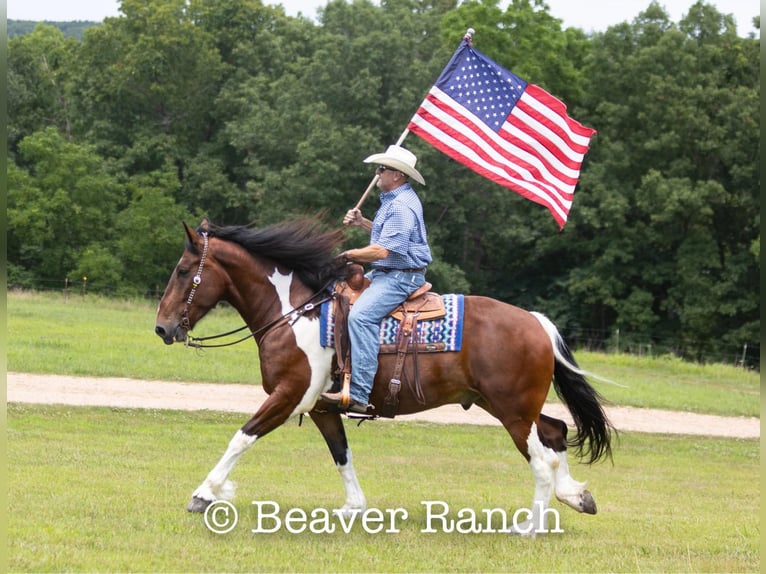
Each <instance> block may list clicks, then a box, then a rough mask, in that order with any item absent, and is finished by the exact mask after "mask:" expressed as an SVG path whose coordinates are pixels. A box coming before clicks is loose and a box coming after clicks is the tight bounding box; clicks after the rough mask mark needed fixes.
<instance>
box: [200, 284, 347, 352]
mask: <svg viewBox="0 0 766 574" xmlns="http://www.w3.org/2000/svg"><path fill="white" fill-rule="evenodd" d="M323 291H325V288H323V289H322V290H321V291H317V292H316V293H314V294H313V295H312V296H311V297H309V298H308V299H307V300H306V303H304V304H303V305H299V306H298V307H296V308H294V309H292V310H291V311H288V312H287V313H285V314H284V315H282V316H281V317H277V318H276V319H274V320H273V321H271V322H270V323H267V324H266V325H264V326H263V327H261V328H260V329H256V330H255V331H250V332H249V333H248V334H247V335H245V336H244V337H241V338H239V339H237V340H236V341H231V342H229V343H219V344H216V345H205V344H203V343H202V342H201V341H210V340H213V339H220V338H222V337H227V336H228V335H233V334H234V333H239V332H240V331H243V330H244V329H247V325H242V326H241V327H240V328H239V329H234V330H233V331H229V332H227V333H220V334H218V335H210V336H208V337H192V336H191V335H188V334H187V337H186V346H187V347H193V348H195V349H214V348H220V347H231V346H232V345H236V344H237V343H241V342H242V341H247V340H248V339H250V337H254V336H256V335H259V334H261V333H263V334H266V333H268V332H269V331H270V330H271V329H273V328H274V327H277V326H278V325H279V323H283V322H284V324H288V325H294V324H295V322H296V321H298V319H300V318H301V317H303V315H305V314H306V313H308V312H309V311H311V310H313V309H315V308H316V306H317V305H321V304H322V303H324V302H325V301H329V300H330V299H332V298H333V295H331V294H328V295H325V297H324V298H323V299H320V300H319V301H316V302H313V303H312V300H313V299H314V298H315V297H317V296H319V295H320V294H321V293H322V292H323ZM291 316H292V317H293V318H292V319H290V320H289V321H286V319H288V318H290V317H291Z"/></svg>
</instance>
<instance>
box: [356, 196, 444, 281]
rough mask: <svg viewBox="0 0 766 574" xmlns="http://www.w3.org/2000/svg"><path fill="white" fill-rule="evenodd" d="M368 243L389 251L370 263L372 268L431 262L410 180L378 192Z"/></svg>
mask: <svg viewBox="0 0 766 574" xmlns="http://www.w3.org/2000/svg"><path fill="white" fill-rule="evenodd" d="M370 243H371V244H376V245H380V246H381V247H385V248H386V249H387V250H388V252H389V254H388V257H386V258H385V259H380V260H378V261H376V262H375V263H373V264H372V267H373V268H381V267H388V268H392V269H419V268H421V267H426V266H427V265H428V264H429V263H431V249H430V248H429V247H428V235H427V233H426V224H425V222H424V221H423V205H422V204H421V203H420V198H419V197H418V195H417V194H416V193H415V190H414V189H412V186H410V184H409V183H405V184H404V185H401V186H399V187H397V188H396V189H394V190H392V191H389V192H387V193H381V194H380V208H379V209H378V211H377V212H376V213H375V218H374V219H373V220H372V232H371V234H370Z"/></svg>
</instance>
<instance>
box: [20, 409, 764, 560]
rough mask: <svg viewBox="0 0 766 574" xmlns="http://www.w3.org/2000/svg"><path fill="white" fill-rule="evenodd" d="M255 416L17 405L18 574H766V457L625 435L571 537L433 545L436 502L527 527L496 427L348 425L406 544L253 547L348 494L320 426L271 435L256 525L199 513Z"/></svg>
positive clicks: (588, 476) (336, 540)
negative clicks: (294, 517)
mask: <svg viewBox="0 0 766 574" xmlns="http://www.w3.org/2000/svg"><path fill="white" fill-rule="evenodd" d="M242 422H243V421H242V417H241V416H238V415H233V414H222V413H211V412H196V413H188V412H178V411H154V410H140V409H135V410H132V409H115V408H111V409H110V408H85V407H82V408H79V407H61V406H58V407H54V406H29V405H9V406H8V431H7V432H8V435H7V438H8V441H7V443H8V459H7V460H8V475H9V486H8V501H9V505H8V515H7V522H8V556H9V563H8V566H9V571H11V572H62V571H68V572H85V571H88V572H150V571H151V572H352V571H354V572H589V573H592V572H758V571H760V551H759V544H760V522H759V516H760V485H759V472H760V470H759V458H760V457H759V442H758V441H757V440H735V439H716V438H691V437H670V436H663V435H642V434H634V433H625V434H623V435H621V440H620V443H619V445H617V448H616V450H615V457H614V464H613V465H612V464H609V463H606V464H604V463H602V464H598V465H595V466H593V467H588V466H584V465H576V464H573V465H572V474H573V476H574V477H575V478H576V479H578V480H587V481H588V483H589V488H590V489H591V490H592V491H593V493H594V495H595V497H596V500H597V502H598V505H599V513H598V514H597V515H596V516H587V515H581V514H577V513H576V512H574V511H572V510H571V509H569V508H567V507H564V506H563V505H561V504H559V503H558V502H555V501H554V502H553V506H554V508H555V509H556V510H557V511H558V512H559V513H560V518H561V528H562V529H563V530H564V533H561V534H548V535H545V536H541V537H538V538H537V539H534V540H532V539H528V538H519V537H513V536H509V535H507V534H502V533H482V534H459V533H456V532H452V533H447V532H437V533H431V534H428V533H423V532H421V530H423V529H424V528H425V527H426V518H427V517H426V513H425V506H424V505H423V504H422V503H423V501H443V502H446V503H447V504H448V505H449V506H450V509H451V515H452V517H453V518H457V516H456V515H457V512H458V510H459V509H462V508H470V509H473V510H474V511H476V512H481V509H485V508H494V507H500V508H503V509H506V510H508V511H509V512H512V511H513V510H515V509H520V508H525V507H528V506H529V505H530V503H531V496H532V480H531V474H530V472H529V469H528V468H527V465H526V464H525V463H524V461H523V459H522V458H521V456H520V455H519V454H518V453H517V452H516V451H515V450H514V449H512V448H511V446H510V440H509V439H508V437H507V435H506V434H505V433H504V432H503V431H502V430H501V429H497V428H491V427H478V426H467V425H454V426H452V425H451V426H442V425H433V424H427V423H392V424H386V425H382V424H376V423H367V424H364V425H362V426H361V427H357V426H355V425H353V424H349V427H348V433H349V439H350V441H351V444H352V448H353V449H354V459H355V465H356V467H357V471H358V474H359V477H360V481H361V483H362V486H363V488H364V489H365V493H366V495H367V499H368V505H369V506H370V507H376V508H380V509H394V508H404V509H406V510H407V512H408V518H407V519H406V521H404V522H400V524H399V527H400V532H398V533H384V532H383V533H379V534H368V533H367V532H365V531H364V530H363V529H360V528H355V529H353V530H352V531H351V533H349V534H345V533H343V532H342V531H337V532H335V533H332V534H328V533H325V534H312V533H309V532H305V533H303V534H290V533H289V532H287V531H286V530H285V529H284V528H282V529H280V530H279V531H278V532H275V533H273V534H265V533H253V532H251V530H252V529H253V528H255V526H256V523H257V520H258V515H257V513H256V508H255V507H254V506H253V505H252V504H251V502H252V501H275V502H277V503H278V504H279V505H280V506H281V507H282V508H283V509H288V508H302V509H305V510H306V511H310V510H311V509H315V508H327V509H332V508H334V507H337V506H339V505H340V504H342V502H343V495H342V487H341V483H340V479H339V477H338V474H337V472H336V471H335V469H334V466H333V464H332V461H331V458H330V456H329V454H328V453H327V449H326V446H325V445H324V443H323V441H322V440H321V438H320V436H319V433H318V432H317V431H316V430H315V429H314V428H313V424H312V423H311V422H310V421H306V423H305V424H304V425H303V426H301V427H299V426H298V425H297V423H296V422H295V421H293V422H291V423H289V424H287V425H285V426H284V427H282V428H280V429H278V430H277V431H275V432H274V433H273V434H271V435H268V436H267V437H264V438H263V439H262V440H260V441H259V442H257V443H256V444H255V446H254V447H253V448H252V449H251V450H250V451H249V452H248V453H247V454H246V455H245V456H244V457H243V459H242V460H241V461H240V463H239V464H238V466H237V467H236V468H235V469H234V472H233V473H232V478H233V479H234V480H235V481H236V482H238V483H239V489H238V494H237V498H236V500H235V504H236V508H237V510H238V512H239V524H238V525H237V527H235V528H234V530H232V531H231V532H230V533H228V534H224V535H216V534H213V533H211V532H210V531H208V530H207V528H206V527H205V525H204V521H203V518H202V516H200V515H192V514H189V513H187V512H186V511H185V510H184V507H185V504H186V503H187V501H188V498H189V496H190V494H191V492H192V491H193V489H194V488H195V487H196V486H197V485H198V484H199V482H201V480H202V479H203V478H204V476H205V475H206V473H207V472H208V471H209V470H210V468H211V467H212V464H214V462H215V461H216V460H217V459H218V457H219V456H220V454H221V453H222V451H223V449H224V447H225V445H226V443H227V442H228V440H229V438H230V437H231V435H232V434H233V432H234V430H235V429H236V428H238V427H239V426H240V424H241V423H242Z"/></svg>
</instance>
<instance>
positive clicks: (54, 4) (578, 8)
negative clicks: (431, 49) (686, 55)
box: [7, 0, 760, 36]
mask: <svg viewBox="0 0 766 574" xmlns="http://www.w3.org/2000/svg"><path fill="white" fill-rule="evenodd" d="M546 1H547V4H548V6H549V7H550V12H551V14H552V15H553V16H555V17H556V18H559V19H561V20H562V21H563V26H564V27H565V28H566V27H575V28H581V29H583V30H585V31H586V32H592V31H595V32H602V31H604V30H606V29H607V28H608V27H609V26H611V25H614V24H619V23H620V22H625V21H628V22H631V21H632V20H633V19H634V18H635V17H636V16H637V15H638V13H639V12H641V11H643V10H645V9H646V7H647V6H649V4H650V2H651V0H546ZM706 1H707V3H708V4H713V5H715V6H716V7H717V8H718V10H719V11H720V12H723V13H724V14H734V18H735V20H736V22H737V31H738V33H739V35H740V36H747V35H748V33H749V32H755V29H754V28H753V27H752V24H751V20H752V19H753V17H754V16H756V15H758V14H759V13H760V4H759V0H706ZM263 2H264V4H281V5H282V7H283V8H284V9H285V12H286V13H287V14H288V15H290V16H296V15H297V14H298V13H302V14H303V15H304V16H307V17H309V18H313V17H314V16H315V15H316V10H317V8H319V7H321V6H324V5H325V4H326V3H327V0H263ZM694 2H695V0H660V4H662V5H663V6H664V7H665V10H666V11H667V12H668V14H669V15H670V19H671V20H672V21H673V22H678V21H679V20H680V19H681V18H682V17H683V16H684V15H685V14H686V13H687V12H688V10H689V7H690V6H691V5H692V4H694ZM502 5H504V4H501V6H502ZM119 6H120V0H7V17H8V19H10V20H36V21H40V20H49V21H54V22H57V21H71V20H91V21H97V22H100V21H101V20H103V19H104V18H105V17H109V16H120V12H119Z"/></svg>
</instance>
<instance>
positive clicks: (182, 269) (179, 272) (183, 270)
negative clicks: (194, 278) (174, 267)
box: [176, 267, 189, 277]
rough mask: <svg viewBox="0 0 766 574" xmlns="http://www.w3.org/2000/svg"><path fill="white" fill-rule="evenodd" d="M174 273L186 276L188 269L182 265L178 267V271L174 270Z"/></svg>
mask: <svg viewBox="0 0 766 574" xmlns="http://www.w3.org/2000/svg"><path fill="white" fill-rule="evenodd" d="M176 274H177V275H178V276H179V277H186V276H187V275H188V274H189V270H188V269H185V268H183V267H179V268H178V271H176Z"/></svg>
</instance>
